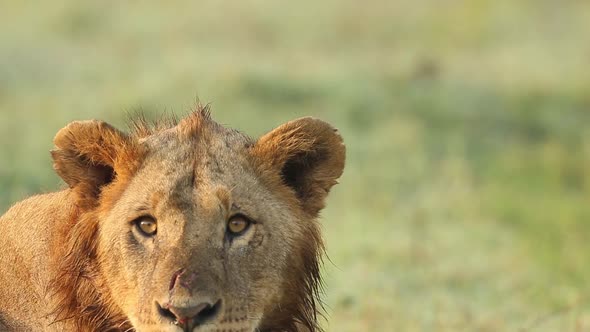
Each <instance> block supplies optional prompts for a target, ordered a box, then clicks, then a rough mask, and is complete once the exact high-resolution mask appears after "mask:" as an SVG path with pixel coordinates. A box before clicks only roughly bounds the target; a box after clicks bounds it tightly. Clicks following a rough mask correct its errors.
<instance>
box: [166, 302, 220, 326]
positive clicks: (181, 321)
mask: <svg viewBox="0 0 590 332" xmlns="http://www.w3.org/2000/svg"><path fill="white" fill-rule="evenodd" d="M156 307H157V310H158V313H159V314H160V315H161V316H162V317H165V318H166V319H167V320H169V321H170V322H172V323H173V324H174V325H176V326H178V327H180V328H182V330H183V331H185V332H190V331H192V330H193V329H194V328H195V327H197V326H201V325H203V324H205V323H207V322H209V321H211V320H213V319H214V318H215V317H217V314H218V313H219V311H220V310H221V300H218V301H217V302H216V303H215V304H214V305H209V304H205V305H203V307H202V308H199V309H198V310H196V311H197V312H198V313H197V314H196V315H195V316H193V317H178V316H179V315H178V314H175V312H174V310H171V309H170V308H165V307H162V306H161V305H160V304H159V303H157V302H156Z"/></svg>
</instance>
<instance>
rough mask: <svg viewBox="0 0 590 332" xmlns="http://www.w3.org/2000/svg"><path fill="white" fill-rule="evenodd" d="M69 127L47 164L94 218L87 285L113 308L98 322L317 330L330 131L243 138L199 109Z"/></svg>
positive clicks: (333, 155) (333, 161)
mask: <svg viewBox="0 0 590 332" xmlns="http://www.w3.org/2000/svg"><path fill="white" fill-rule="evenodd" d="M67 128H68V127H66V129H64V130H67ZM69 128H70V129H69V131H68V132H67V135H64V134H63V133H62V135H61V136H60V135H59V134H58V137H57V138H56V145H57V147H58V149H56V151H55V152H54V159H55V160H56V170H57V171H58V173H59V174H60V175H62V177H64V180H66V182H67V183H68V184H69V185H70V186H71V187H72V188H73V190H79V191H80V193H79V197H80V206H81V207H83V209H84V208H86V209H88V211H91V212H89V213H91V215H92V216H93V217H92V218H84V219H83V220H85V222H86V223H95V225H94V229H95V232H93V236H92V239H88V241H94V242H95V245H94V246H93V247H92V248H94V249H93V250H94V252H93V253H92V254H91V255H90V256H92V257H93V258H92V259H89V260H88V261H87V263H86V264H87V265H88V266H87V267H86V268H87V270H88V271H92V272H91V273H88V274H89V275H91V276H92V277H90V278H89V279H90V282H91V285H86V287H90V288H91V289H92V288H94V290H95V292H96V293H97V294H98V295H97V298H98V299H100V303H99V304H95V305H101V306H104V310H103V311H104V312H112V315H110V316H109V315H105V314H103V315H102V316H101V319H103V320H109V319H111V320H113V322H112V325H113V327H114V326H115V325H116V324H119V325H120V327H121V328H122V327H127V326H129V327H131V328H133V329H135V330H137V331H255V330H257V329H259V330H274V329H281V330H295V328H296V327H295V326H296V325H297V324H303V325H304V326H307V328H308V329H310V330H313V329H314V328H315V327H316V322H315V315H316V308H315V301H316V296H317V282H319V274H318V265H319V263H318V257H319V255H320V254H321V251H322V243H321V238H320V236H319V234H320V233H319V226H318V224H317V222H316V221H315V218H316V217H317V214H318V212H319V210H320V209H321V208H322V207H323V199H324V197H325V195H326V194H327V192H328V190H329V188H330V187H331V186H332V185H333V184H334V183H335V179H336V178H337V177H338V176H339V175H340V174H341V172H342V167H343V161H344V149H343V145H342V144H341V139H340V138H339V136H338V135H337V134H336V133H335V132H334V130H333V129H332V128H331V127H329V126H328V125H327V124H325V123H323V122H321V121H319V120H313V119H309V118H306V119H302V120H298V121H295V122H291V123H288V124H286V125H284V126H283V127H279V128H277V129H276V130H275V131H272V132H271V133H269V134H267V135H266V136H264V137H262V138H261V139H259V140H258V141H256V142H254V141H252V140H251V139H249V138H248V137H247V136H245V135H243V134H241V133H238V132H236V131H233V130H228V129H225V128H223V127H221V126H219V125H217V124H216V123H214V122H213V121H212V120H210V119H209V118H208V116H207V114H205V113H203V112H198V113H195V114H193V115H192V116H190V117H189V118H188V119H185V120H184V121H183V122H181V123H180V124H179V125H177V126H175V127H172V128H169V129H166V130H153V129H151V130H148V129H147V128H144V130H143V134H136V135H135V136H127V135H125V134H123V133H121V132H118V131H116V130H115V129H114V128H112V127H110V126H107V125H105V124H97V123H95V122H90V123H83V124H81V123H76V124H75V125H70V126H69ZM93 128H94V129H93ZM97 128H98V129H97ZM96 130H99V131H100V132H96ZM62 131H63V130H62ZM89 132H92V134H90V135H89V134H88V133H89ZM82 133H84V134H85V135H86V137H89V138H91V139H92V140H94V144H93V145H92V146H90V147H88V148H85V147H84V148H83V147H81V144H83V143H82V142H83V141H84V137H82V138H81V136H83V135H82ZM97 137H98V138H97ZM97 139H98V141H99V142H100V144H98V145H97V144H96V141H97ZM67 142H71V143H72V144H73V145H71V146H68V145H67V144H66V143H67ZM68 148H69V149H70V150H74V149H77V150H78V151H76V153H68ZM92 149H98V150H99V151H92ZM63 156H73V157H75V158H78V159H77V160H75V161H72V160H69V159H68V160H66V159H64V158H63ZM65 161H67V163H66V162H65ZM79 163H86V164H85V165H79ZM72 165H74V166H72ZM68 167H69V168H68ZM81 170H83V172H86V173H85V174H80V173H79V172H81ZM85 176H91V177H92V179H90V180H88V179H85ZM93 186H94V187H93ZM93 199H94V200H95V201H96V203H95V204H93ZM75 227H82V226H79V225H76V226H75ZM86 227H87V226H86ZM77 238H78V239H79V237H77ZM72 247H73V248H75V246H72ZM82 254H83V253H82ZM77 293H80V292H77ZM79 302H82V303H83V302H84V301H83V299H80V300H79ZM114 317H118V318H116V319H115V318H114ZM88 319H92V318H91V317H90V318H88ZM94 319H97V318H94ZM117 321H118V322H117Z"/></svg>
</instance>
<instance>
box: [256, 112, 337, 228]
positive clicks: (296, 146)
mask: <svg viewBox="0 0 590 332" xmlns="http://www.w3.org/2000/svg"><path fill="white" fill-rule="evenodd" d="M345 150H346V149H345V147H344V144H343V142H342V137H341V136H340V135H339V134H338V131H337V130H336V129H335V128H334V127H332V126H331V125H330V124H328V123H326V122H324V121H321V120H318V119H314V118H311V117H305V118H301V119H297V120H293V121H290V122H287V123H285V124H283V125H281V126H279V127H278V128H276V129H274V130H273V131H271V132H269V133H267V134H266V135H264V136H262V137H261V138H260V139H259V140H258V141H257V142H256V144H255V145H254V147H253V148H252V154H253V155H254V157H255V158H256V159H257V160H258V162H259V163H261V164H262V165H264V166H265V167H266V168H269V169H270V170H271V171H275V172H279V174H280V176H281V179H282V181H283V183H284V184H285V185H287V186H288V187H290V188H291V189H292V190H293V191H294V193H295V194H296V195H297V198H298V199H299V201H300V202H301V205H302V207H303V209H304V210H305V211H306V212H307V213H309V214H310V215H312V216H314V217H315V216H317V215H318V213H319V211H320V210H321V209H322V208H323V207H324V201H325V198H326V196H327V195H328V192H329V191H330V188H332V186H333V185H335V184H336V183H337V181H336V180H337V179H338V178H339V177H340V176H341V175H342V172H343V170H344V160H345V155H346V151H345Z"/></svg>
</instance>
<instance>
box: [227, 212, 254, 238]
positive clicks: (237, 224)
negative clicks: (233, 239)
mask: <svg viewBox="0 0 590 332" xmlns="http://www.w3.org/2000/svg"><path fill="white" fill-rule="evenodd" d="M250 224H251V221H250V220H249V219H248V218H246V217H244V216H242V215H236V216H233V217H231V218H230V219H229V221H228V222H227V231H228V232H229V233H230V234H231V235H242V233H244V232H245V231H246V230H247V229H248V227H249V226H250Z"/></svg>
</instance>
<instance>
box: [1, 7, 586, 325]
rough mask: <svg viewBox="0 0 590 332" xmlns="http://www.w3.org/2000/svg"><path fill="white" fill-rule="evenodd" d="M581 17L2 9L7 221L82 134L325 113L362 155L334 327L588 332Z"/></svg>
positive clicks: (463, 11)
mask: <svg viewBox="0 0 590 332" xmlns="http://www.w3.org/2000/svg"><path fill="white" fill-rule="evenodd" d="M589 22H590V4H589V3H588V2H587V1H574V0H572V1H538V0H522V1H511V0H474V1H467V0H459V1H380V0H371V1H363V2H357V1H347V0H345V1H335V0H328V1H321V2H319V1H318V2H306V1H304V2H301V1H298V2H282V1H281V2H268V1H257V0H247V1H239V2H231V3H229V2H221V1H217V2H210V3H208V4H204V3H199V4H197V3H196V2H190V1H186V2H177V3H176V5H174V6H173V5H170V4H164V3H161V4H154V3H151V4H143V3H142V4H139V3H135V2H133V5H132V4H131V2H80V1H73V0H70V1H65V2H59V3H56V2H46V3H42V4H40V3H39V4H37V5H32V4H31V3H25V2H16V1H14V2H11V3H6V4H4V5H3V6H2V11H1V12H0V41H1V45H2V46H1V47H0V145H1V149H0V208H1V209H2V210H5V209H6V208H8V206H9V205H10V204H11V203H12V202H15V201H17V200H19V199H22V198H23V197H25V196H27V195H30V194H32V193H36V192H43V191H50V190H54V189H55V188H58V186H59V181H58V179H57V177H56V176H55V175H54V174H53V172H52V170H51V162H50V158H49V154H48V150H50V149H51V147H52V144H51V140H52V137H53V135H54V134H55V133H56V132H57V130H58V129H59V128H61V127H62V126H64V125H65V124H66V123H68V122H69V121H71V120H74V119H88V118H101V119H104V120H108V121H110V122H112V123H115V124H117V125H120V126H121V125H123V123H124V120H125V117H126V113H127V112H129V111H134V110H137V109H142V110H143V111H144V112H146V113H148V114H151V115H153V116H157V114H160V113H161V112H164V111H166V112H174V113H179V114H182V113H183V112H186V111H187V110H189V109H190V108H191V105H192V104H193V102H194V99H195V98H196V96H198V97H199V98H200V99H201V101H204V102H211V103H212V110H213V116H214V118H215V119H217V120H218V121H220V122H222V123H225V124H228V125H230V126H232V127H238V128H240V129H242V130H243V131H245V132H247V133H249V134H251V135H253V136H254V135H258V134H261V133H263V132H264V131H266V130H269V129H271V128H273V127H274V126H276V125H278V124H280V123H282V122H284V121H287V120H289V119H292V118H295V117H298V116H304V115H314V116H317V117H320V118H322V119H325V120H327V121H329V122H331V123H333V124H334V125H335V126H337V127H338V128H339V129H340V130H341V132H342V134H343V136H344V139H345V141H346V143H347V147H348V156H347V157H348V164H347V168H346V171H345V174H344V176H343V178H342V180H341V185H339V186H337V187H336V188H335V189H334V191H333V194H332V195H331V197H330V200H329V204H328V208H327V209H326V211H325V213H324V217H323V222H324V230H325V235H326V238H327V247H328V252H329V255H330V261H327V262H326V268H325V270H326V271H325V275H326V282H327V285H326V293H327V295H326V304H327V309H328V310H327V311H328V315H329V320H328V322H327V323H326V324H325V326H326V327H327V329H328V330H329V331H345V332H346V331H424V332H426V331H590V283H589V282H588V280H590V264H588V262H589V260H590V241H589V240H588V239H590V204H589V202H590V74H589V71H588V68H590V24H589Z"/></svg>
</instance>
